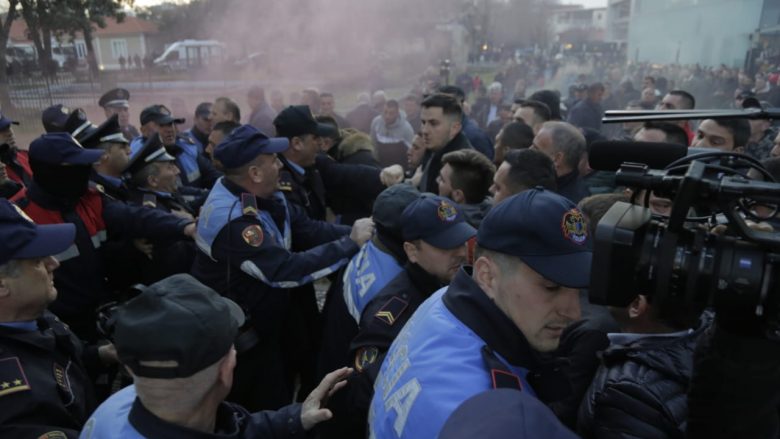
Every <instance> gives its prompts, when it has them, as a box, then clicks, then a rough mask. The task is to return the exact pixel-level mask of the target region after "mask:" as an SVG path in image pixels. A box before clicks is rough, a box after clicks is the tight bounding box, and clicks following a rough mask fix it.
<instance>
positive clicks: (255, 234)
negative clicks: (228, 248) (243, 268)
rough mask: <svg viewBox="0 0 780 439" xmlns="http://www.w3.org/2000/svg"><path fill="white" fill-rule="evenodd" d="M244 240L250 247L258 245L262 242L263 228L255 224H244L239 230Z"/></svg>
mask: <svg viewBox="0 0 780 439" xmlns="http://www.w3.org/2000/svg"><path fill="white" fill-rule="evenodd" d="M241 237H242V238H244V242H246V243H247V244H248V245H250V246H252V247H260V246H261V245H262V244H263V228H262V227H260V226H259V225H257V224H252V225H251V226H246V228H244V230H243V231H242V232H241Z"/></svg>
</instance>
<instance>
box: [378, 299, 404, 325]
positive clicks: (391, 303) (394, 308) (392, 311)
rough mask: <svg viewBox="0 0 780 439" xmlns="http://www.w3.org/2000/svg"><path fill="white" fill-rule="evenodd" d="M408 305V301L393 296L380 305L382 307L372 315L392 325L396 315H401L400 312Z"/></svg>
mask: <svg viewBox="0 0 780 439" xmlns="http://www.w3.org/2000/svg"><path fill="white" fill-rule="evenodd" d="M408 306H409V302H407V301H405V300H404V299H401V298H400V297H393V298H391V299H390V300H388V301H387V302H386V303H385V304H384V305H382V308H380V309H379V311H377V312H376V314H374V317H376V318H378V319H379V320H381V321H383V322H385V323H386V324H388V325H390V326H393V324H394V323H395V321H396V320H398V317H401V314H403V313H404V311H405V310H406V308H407V307H408Z"/></svg>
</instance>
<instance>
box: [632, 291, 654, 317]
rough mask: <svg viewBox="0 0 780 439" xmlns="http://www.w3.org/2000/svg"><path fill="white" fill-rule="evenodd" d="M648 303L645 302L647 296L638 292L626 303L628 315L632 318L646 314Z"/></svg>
mask: <svg viewBox="0 0 780 439" xmlns="http://www.w3.org/2000/svg"><path fill="white" fill-rule="evenodd" d="M649 308H650V304H649V303H648V302H647V296H645V295H643V294H640V295H638V296H636V298H635V299H634V300H633V301H632V302H631V304H630V305H628V317H630V318H632V319H636V318H639V317H641V316H643V315H646V314H647V311H648V310H649Z"/></svg>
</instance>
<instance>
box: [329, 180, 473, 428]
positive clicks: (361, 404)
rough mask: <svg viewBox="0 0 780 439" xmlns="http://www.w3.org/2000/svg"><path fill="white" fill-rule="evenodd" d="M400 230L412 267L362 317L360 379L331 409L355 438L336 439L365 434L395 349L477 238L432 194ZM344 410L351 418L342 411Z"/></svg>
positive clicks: (407, 214) (357, 359) (459, 214)
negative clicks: (416, 313)
mask: <svg viewBox="0 0 780 439" xmlns="http://www.w3.org/2000/svg"><path fill="white" fill-rule="evenodd" d="M401 224H403V226H402V234H403V239H404V244H403V248H404V251H405V252H406V256H407V258H408V262H407V263H406V265H405V266H404V270H403V271H402V272H401V273H400V274H398V275H397V276H396V277H395V278H393V280H392V281H390V283H389V284H387V285H386V286H385V287H384V288H382V289H381V290H380V291H379V293H377V295H376V297H374V298H373V299H372V300H371V301H370V302H369V303H368V305H367V306H366V308H365V310H364V311H363V314H362V316H361V318H360V331H359V333H358V335H357V337H355V339H354V340H353V341H352V345H351V347H350V357H351V358H353V364H352V365H353V367H354V368H355V370H356V371H357V372H358V373H357V374H356V375H354V376H352V377H350V379H349V385H348V387H347V389H346V391H344V392H341V393H340V394H339V395H336V396H335V397H334V399H333V400H332V401H331V404H330V407H332V408H333V410H334V411H335V412H336V413H337V414H338V415H340V416H338V419H337V421H338V423H339V424H341V426H342V427H343V428H346V429H350V428H351V432H350V433H347V432H345V431H341V432H340V433H339V434H338V435H332V437H336V436H338V437H346V436H352V435H354V436H357V435H359V433H361V432H364V431H365V430H366V421H367V415H368V406H369V404H370V403H371V396H372V395H373V389H374V381H375V380H376V376H377V374H378V373H379V366H380V365H381V364H382V360H383V359H384V357H385V354H386V353H387V350H388V349H389V348H390V344H391V343H392V342H393V340H394V339H395V338H396V336H397V335H398V333H399V332H400V331H401V328H403V327H404V325H405V324H406V322H407V321H408V320H409V318H410V317H411V316H412V314H413V313H414V311H415V310H416V309H417V307H419V306H420V304H422V303H423V302H424V301H425V299H427V298H428V297H429V296H430V295H431V294H433V293H434V292H435V291H437V290H438V289H439V288H441V287H442V286H444V285H447V284H449V283H450V280H451V279H452V277H453V276H455V274H456V273H457V272H458V270H459V269H460V267H461V265H463V264H466V263H467V248H466V242H467V241H468V240H469V239H471V238H472V237H474V236H475V235H476V234H477V231H476V230H475V229H474V228H473V227H471V226H470V225H469V224H468V223H467V222H466V218H465V215H464V213H463V211H462V210H461V208H460V206H459V205H458V204H457V203H455V202H454V201H452V200H450V199H448V198H446V197H440V196H433V195H431V194H423V195H422V196H421V197H420V198H418V199H417V200H415V201H414V202H412V203H411V204H409V205H408V206H407V207H406V209H405V210H404V212H403V215H402V217H401ZM341 407H343V408H344V409H345V410H347V412H346V413H341V412H340V411H338V410H337V409H338V408H341ZM343 421H348V424H347V423H346V422H343Z"/></svg>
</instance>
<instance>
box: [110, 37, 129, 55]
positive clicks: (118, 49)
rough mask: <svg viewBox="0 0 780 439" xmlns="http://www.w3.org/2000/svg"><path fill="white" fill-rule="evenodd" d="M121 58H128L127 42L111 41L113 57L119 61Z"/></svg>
mask: <svg viewBox="0 0 780 439" xmlns="http://www.w3.org/2000/svg"><path fill="white" fill-rule="evenodd" d="M120 56H123V57H125V58H127V40H111V57H112V58H114V59H119V57H120Z"/></svg>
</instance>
